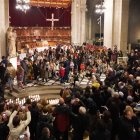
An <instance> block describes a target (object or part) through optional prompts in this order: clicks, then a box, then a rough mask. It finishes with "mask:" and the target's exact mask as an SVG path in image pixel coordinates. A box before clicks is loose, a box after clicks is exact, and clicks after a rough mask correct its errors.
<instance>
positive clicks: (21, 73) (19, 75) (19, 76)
mask: <svg viewBox="0 0 140 140" xmlns="http://www.w3.org/2000/svg"><path fill="white" fill-rule="evenodd" d="M23 77H24V69H23V68H22V67H21V65H18V66H17V82H18V87H21V88H22V89H24V86H23Z"/></svg>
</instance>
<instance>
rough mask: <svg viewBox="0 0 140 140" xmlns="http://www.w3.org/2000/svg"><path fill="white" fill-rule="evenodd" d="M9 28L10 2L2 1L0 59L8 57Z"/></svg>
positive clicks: (0, 2) (0, 6) (0, 1)
mask: <svg viewBox="0 0 140 140" xmlns="http://www.w3.org/2000/svg"><path fill="white" fill-rule="evenodd" d="M8 27H9V0H0V58H1V56H2V55H6V31H7V28H8Z"/></svg>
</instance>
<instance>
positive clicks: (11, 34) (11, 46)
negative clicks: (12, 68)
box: [7, 27, 17, 57]
mask: <svg viewBox="0 0 140 140" xmlns="http://www.w3.org/2000/svg"><path fill="white" fill-rule="evenodd" d="M16 38H17V34H16V31H13V28H11V27H10V28H8V30H7V53H8V55H9V56H10V57H15V56H16Z"/></svg>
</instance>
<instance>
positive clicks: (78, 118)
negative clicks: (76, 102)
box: [72, 106, 89, 140]
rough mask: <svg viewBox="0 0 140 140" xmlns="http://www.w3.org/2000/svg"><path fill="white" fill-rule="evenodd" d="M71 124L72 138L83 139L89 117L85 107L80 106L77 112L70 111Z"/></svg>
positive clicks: (73, 139) (74, 139)
mask: <svg viewBox="0 0 140 140" xmlns="http://www.w3.org/2000/svg"><path fill="white" fill-rule="evenodd" d="M72 123H73V124H74V125H73V129H74V130H73V138H72V140H83V137H84V132H85V131H86V130H87V129H88V126H89V118H88V116H87V114H86V108H85V107H83V106H81V107H80V108H79V114H78V115H77V114H73V113H72Z"/></svg>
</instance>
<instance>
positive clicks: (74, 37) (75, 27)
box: [71, 0, 80, 45]
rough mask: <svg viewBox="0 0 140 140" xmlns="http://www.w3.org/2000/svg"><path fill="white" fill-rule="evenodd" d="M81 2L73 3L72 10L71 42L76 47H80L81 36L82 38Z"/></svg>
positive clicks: (75, 0) (77, 0) (74, 1)
mask: <svg viewBox="0 0 140 140" xmlns="http://www.w3.org/2000/svg"><path fill="white" fill-rule="evenodd" d="M79 7H80V5H79V0H73V1H72V9H71V42H72V43H73V44H75V45H78V44H79V43H80V42H79V36H80V33H79V31H80V28H79V27H80V25H79V24H80V15H79V12H80V10H79Z"/></svg>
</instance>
